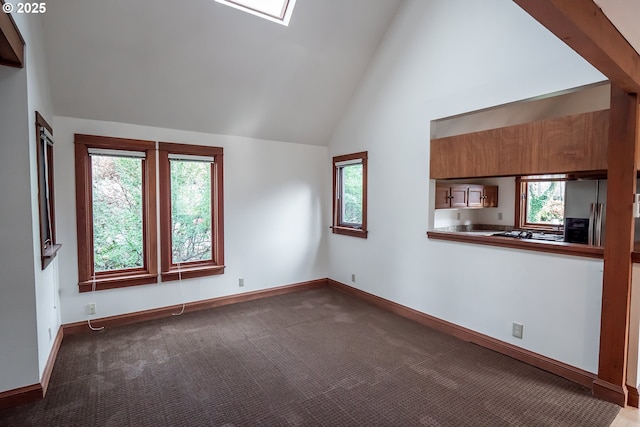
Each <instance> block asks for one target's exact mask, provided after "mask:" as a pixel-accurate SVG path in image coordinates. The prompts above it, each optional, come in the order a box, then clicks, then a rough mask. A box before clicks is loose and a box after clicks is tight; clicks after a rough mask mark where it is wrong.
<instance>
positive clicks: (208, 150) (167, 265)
mask: <svg viewBox="0 0 640 427" xmlns="http://www.w3.org/2000/svg"><path fill="white" fill-rule="evenodd" d="M170 154H185V155H192V156H207V157H213V159H214V160H213V162H212V163H211V227H212V230H211V231H212V233H211V235H212V242H211V258H212V259H211V260H206V261H195V262H188V263H184V264H180V266H178V265H177V264H174V263H173V259H172V258H173V257H172V246H173V245H172V241H171V167H170V163H169V155H170ZM158 158H159V178H160V236H161V243H162V245H161V249H160V264H161V276H162V281H170V280H178V279H189V278H194V277H203V276H211V275H215V274H223V273H224V268H225V265H224V197H223V190H224V188H223V187H224V185H223V172H224V169H223V167H224V166H223V149H222V148H221V147H209V146H201V145H189V144H176V143H171V142H160V143H159V144H158Z"/></svg>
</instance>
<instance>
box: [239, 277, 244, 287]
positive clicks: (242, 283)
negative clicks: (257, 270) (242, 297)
mask: <svg viewBox="0 0 640 427" xmlns="http://www.w3.org/2000/svg"><path fill="white" fill-rule="evenodd" d="M238 286H240V287H243V286H244V279H243V278H242V277H241V278H239V279H238Z"/></svg>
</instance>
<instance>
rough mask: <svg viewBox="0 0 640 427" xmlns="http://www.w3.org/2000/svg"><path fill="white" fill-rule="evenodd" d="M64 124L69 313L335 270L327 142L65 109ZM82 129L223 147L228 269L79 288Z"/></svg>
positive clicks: (59, 135)
mask: <svg viewBox="0 0 640 427" xmlns="http://www.w3.org/2000/svg"><path fill="white" fill-rule="evenodd" d="M54 126H55V132H56V152H55V156H56V157H55V161H56V188H57V189H58V193H57V194H56V197H57V200H56V201H57V203H58V209H57V214H58V233H59V240H60V241H61V242H62V243H63V244H64V245H65V249H66V250H65V251H64V252H63V253H61V254H60V255H59V259H60V283H61V285H60V287H61V289H60V291H61V295H60V302H61V306H62V322H63V323H71V322H76V321H81V320H85V319H87V318H90V317H89V316H88V315H87V312H86V305H87V304H88V303H89V302H95V303H97V315H96V316H92V317H97V318H99V317H106V316H111V315H117V314H122V313H129V312H134V311H140V310H146V309H151V308H157V307H165V306H169V305H174V304H179V303H182V302H189V301H197V300H203V299H208V298H214V297H219V296H224V295H230V294H237V293H242V292H248V291H254V290H258V289H267V288H270V287H275V286H281V285H287V284H292V283H298V282H303V281H307V280H313V279H320V278H324V277H327V258H326V244H325V237H323V236H324V231H325V230H324V224H326V218H323V209H322V195H323V194H324V193H325V191H326V188H327V182H328V181H329V176H330V175H329V173H330V171H329V170H328V166H327V165H328V163H326V159H327V149H326V147H318V146H311V145H302V144H290V143H282V142H274V141H265V140H256V139H251V138H242V137H233V136H223V135H212V134H204V133H197V132H187V131H179V130H171V129H161V128H153V127H146V126H137V125H129V124H122V123H113V122H102V121H92V120H82V119H75V118H68V117H58V116H56V117H55V119H54ZM74 133H84V134H93V135H104V136H113V137H122V138H134V139H146V140H152V141H164V142H177V143H188V144H200V145H213V146H221V147H223V148H224V203H225V204H224V218H225V224H224V229H225V265H226V266H227V268H226V270H225V273H224V274H223V275H218V276H210V277H205V278H198V279H190V280H184V281H183V283H182V285H181V284H180V283H179V282H178V281H172V282H166V283H161V284H157V285H145V286H136V287H129V288H124V289H114V290H104V291H98V292H95V293H94V294H92V293H82V294H80V293H78V287H77V283H78V267H77V244H76V214H75V187H74V185H75V184H74V183H75V178H74V157H73V134H74ZM241 277H242V278H244V279H245V286H244V287H243V288H239V287H238V279H239V278H241Z"/></svg>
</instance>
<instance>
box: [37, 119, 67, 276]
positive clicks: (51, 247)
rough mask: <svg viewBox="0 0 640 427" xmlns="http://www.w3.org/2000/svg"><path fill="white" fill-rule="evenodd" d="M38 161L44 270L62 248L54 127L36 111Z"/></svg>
mask: <svg viewBox="0 0 640 427" xmlns="http://www.w3.org/2000/svg"><path fill="white" fill-rule="evenodd" d="M36 139H37V162H38V209H39V218H40V253H41V260H42V269H43V270H44V269H45V268H46V267H47V265H49V263H50V262H51V261H53V258H55V256H56V253H57V252H58V250H59V249H60V247H61V245H59V244H57V241H56V221H55V213H56V210H55V201H54V199H55V197H54V195H55V194H54V193H55V192H54V186H53V177H54V174H53V129H52V128H51V126H50V125H49V124H48V123H47V122H46V120H45V119H44V118H43V117H42V116H41V115H40V113H38V112H37V111H36Z"/></svg>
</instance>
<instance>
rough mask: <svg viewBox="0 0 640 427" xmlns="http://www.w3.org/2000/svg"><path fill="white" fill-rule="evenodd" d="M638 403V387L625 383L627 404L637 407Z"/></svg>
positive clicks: (639, 400) (639, 395)
mask: <svg viewBox="0 0 640 427" xmlns="http://www.w3.org/2000/svg"><path fill="white" fill-rule="evenodd" d="M638 404H640V394H638V389H637V388H636V387H634V386H631V385H627V405H629V406H633V407H634V408H637V407H638Z"/></svg>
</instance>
